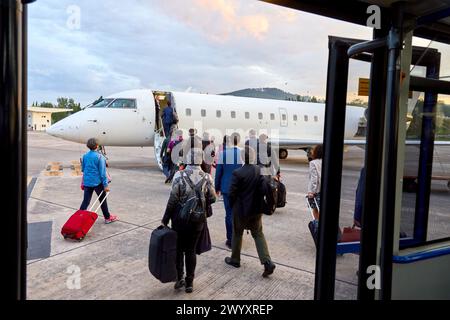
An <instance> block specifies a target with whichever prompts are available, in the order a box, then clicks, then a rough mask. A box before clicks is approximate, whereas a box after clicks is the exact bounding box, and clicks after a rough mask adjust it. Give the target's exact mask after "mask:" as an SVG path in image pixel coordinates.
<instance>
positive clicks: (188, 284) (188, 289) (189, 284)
mask: <svg viewBox="0 0 450 320" xmlns="http://www.w3.org/2000/svg"><path fill="white" fill-rule="evenodd" d="M184 291H186V293H192V291H194V283H193V281H187V280H186V289H185V290H184Z"/></svg>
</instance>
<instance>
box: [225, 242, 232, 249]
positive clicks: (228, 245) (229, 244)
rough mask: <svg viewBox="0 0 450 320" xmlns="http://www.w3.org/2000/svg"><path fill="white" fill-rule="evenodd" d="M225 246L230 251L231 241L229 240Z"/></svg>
mask: <svg viewBox="0 0 450 320" xmlns="http://www.w3.org/2000/svg"><path fill="white" fill-rule="evenodd" d="M225 245H226V246H227V247H228V249H231V241H230V240H227V241H226V242H225Z"/></svg>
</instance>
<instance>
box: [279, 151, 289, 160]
mask: <svg viewBox="0 0 450 320" xmlns="http://www.w3.org/2000/svg"><path fill="white" fill-rule="evenodd" d="M287 157H288V151H287V150H286V149H280V159H281V160H284V159H286V158H287Z"/></svg>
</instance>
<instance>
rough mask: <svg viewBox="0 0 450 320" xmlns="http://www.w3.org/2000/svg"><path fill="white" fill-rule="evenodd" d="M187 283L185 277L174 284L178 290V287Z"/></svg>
mask: <svg viewBox="0 0 450 320" xmlns="http://www.w3.org/2000/svg"><path fill="white" fill-rule="evenodd" d="M185 284H186V282H185V281H184V280H183V279H181V280H178V281H177V282H175V285H174V286H173V288H174V289H175V290H178V289H180V288H182V287H184V285H185Z"/></svg>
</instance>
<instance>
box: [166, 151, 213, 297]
mask: <svg viewBox="0 0 450 320" xmlns="http://www.w3.org/2000/svg"><path fill="white" fill-rule="evenodd" d="M189 159H193V162H189V163H188V164H187V167H186V168H185V169H184V170H183V171H182V173H183V174H182V173H181V171H179V172H177V173H176V174H175V176H174V180H173V184H172V191H171V193H170V197H169V201H168V202H167V207H166V211H165V213H164V217H163V219H162V221H161V222H162V224H164V225H166V226H167V224H168V223H169V220H171V221H172V229H173V230H175V231H176V232H177V234H178V238H177V258H176V263H177V273H178V279H177V282H176V283H175V289H180V288H181V287H183V286H185V287H186V289H185V291H186V292H187V293H190V292H192V291H193V288H194V286H193V285H194V277H195V266H196V264H197V256H196V247H197V242H198V240H199V236H200V233H201V232H202V230H203V228H204V227H205V223H206V217H210V216H211V215H212V209H211V204H212V203H214V202H215V201H216V193H215V192H214V183H213V180H212V177H211V175H209V174H207V173H205V172H203V171H202V169H201V168H200V165H201V163H202V161H203V151H202V149H192V150H189ZM187 179H189V180H190V181H191V182H192V184H193V185H195V186H197V185H198V184H199V183H201V184H203V183H204V188H202V190H204V194H203V195H202V198H203V197H204V200H205V202H204V203H205V207H204V209H205V215H206V217H205V222H198V223H193V222H192V221H190V222H188V223H187V224H186V223H183V222H181V221H180V219H179V213H180V208H181V207H182V206H183V205H184V204H185V203H186V200H187V199H188V198H189V197H191V196H192V195H193V194H195V192H194V193H193V192H192V191H193V190H192V189H191V187H190V186H189V185H190V183H189V180H187ZM184 263H185V264H186V278H185V279H183V275H184Z"/></svg>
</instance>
